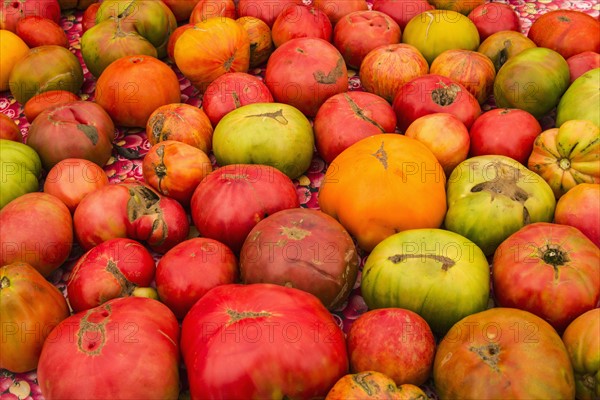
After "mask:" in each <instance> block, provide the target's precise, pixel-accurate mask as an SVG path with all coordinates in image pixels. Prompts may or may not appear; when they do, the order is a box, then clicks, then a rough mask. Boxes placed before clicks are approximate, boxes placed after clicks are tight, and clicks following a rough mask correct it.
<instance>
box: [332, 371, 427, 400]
mask: <svg viewBox="0 0 600 400" xmlns="http://www.w3.org/2000/svg"><path fill="white" fill-rule="evenodd" d="M348 399H364V400H420V399H427V394H425V392H424V391H422V390H421V389H420V388H419V387H418V386H415V385H411V384H410V383H406V384H404V385H400V386H396V383H395V382H394V381H393V380H392V379H391V378H390V377H389V376H387V375H385V374H382V373H381V372H378V371H366V372H358V373H356V374H348V375H344V376H343V377H342V378H341V379H340V380H339V381H337V382H336V383H335V385H334V386H333V387H332V388H331V390H330V391H329V392H328V393H327V396H326V397H325V400H348Z"/></svg>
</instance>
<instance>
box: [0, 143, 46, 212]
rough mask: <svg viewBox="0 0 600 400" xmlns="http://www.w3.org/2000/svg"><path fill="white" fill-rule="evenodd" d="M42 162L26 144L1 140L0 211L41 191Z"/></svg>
mask: <svg viewBox="0 0 600 400" xmlns="http://www.w3.org/2000/svg"><path fill="white" fill-rule="evenodd" d="M41 172H42V161H41V160H40V157H39V156H38V154H37V153H36V152H35V150H33V149H32V148H31V147H29V146H27V145H26V144H23V143H19V142H15V141H12V140H5V139H0V209H1V208H3V207H4V206H5V205H6V204H8V203H9V202H10V201H12V200H14V199H16V198H17V197H19V196H22V195H24V194H26V193H30V192H35V191H37V190H38V189H39V182H38V178H39V176H40V173H41Z"/></svg>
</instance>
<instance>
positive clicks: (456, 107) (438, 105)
mask: <svg viewBox="0 0 600 400" xmlns="http://www.w3.org/2000/svg"><path fill="white" fill-rule="evenodd" d="M392 107H393V108H394V111H395V112H396V117H397V118H398V129H400V130H401V131H402V132H405V131H406V129H407V128H408V126H409V125H410V124H411V123H412V122H413V121H414V120H416V119H417V118H419V117H422V116H423V115H427V114H433V113H440V112H441V113H449V114H453V115H454V116H456V117H458V119H459V120H460V121H461V122H462V123H463V124H465V126H466V127H467V129H469V128H470V127H471V125H473V122H475V120H476V119H477V118H478V117H479V114H481V107H480V106H479V103H478V102H477V99H476V98H475V97H473V95H472V94H471V93H469V91H468V90H467V88H465V87H464V86H463V85H461V84H460V83H458V82H456V81H454V80H453V79H450V78H447V77H445V76H441V75H433V74H428V75H424V76H420V77H417V78H415V79H413V80H412V81H410V82H408V83H406V84H404V85H402V87H400V89H399V90H398V92H397V93H396V97H395V98H394V103H393V104H392Z"/></svg>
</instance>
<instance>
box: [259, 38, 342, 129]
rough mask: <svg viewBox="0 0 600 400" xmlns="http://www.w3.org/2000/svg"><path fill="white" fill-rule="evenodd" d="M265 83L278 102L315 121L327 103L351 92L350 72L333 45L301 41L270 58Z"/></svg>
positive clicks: (287, 46)
mask: <svg viewBox="0 0 600 400" xmlns="http://www.w3.org/2000/svg"><path fill="white" fill-rule="evenodd" d="M265 83H266V85H267V87H268V88H269V90H270V91H271V93H272V94H273V98H274V99H275V101H277V102H279V103H286V104H289V105H291V106H293V107H295V108H297V109H298V110H300V111H301V112H302V113H304V115H306V116H309V117H311V116H312V117H314V116H315V115H316V114H317V111H318V110H319V107H320V106H321V105H322V104H323V103H324V102H325V100H327V99H328V98H330V97H331V96H333V95H336V94H338V93H343V92H347V91H348V70H347V68H346V63H345V62H344V58H343V57H342V55H341V54H340V52H339V51H338V50H337V49H336V48H335V47H334V46H333V45H332V44H331V43H329V42H327V41H325V40H323V39H318V38H298V39H292V40H289V41H287V42H285V43H284V44H282V45H281V46H279V47H278V48H277V50H275V51H274V52H273V54H271V57H270V58H269V61H268V63H267V69H266V71H265Z"/></svg>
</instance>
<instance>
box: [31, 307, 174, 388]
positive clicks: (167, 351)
mask: <svg viewBox="0 0 600 400" xmlns="http://www.w3.org/2000/svg"><path fill="white" fill-rule="evenodd" d="M178 343H179V324H178V323H177V319H176V318H175V316H174V315H173V313H172V312H171V311H170V310H169V309H168V307H167V306H165V305H164V304H162V303H160V302H158V301H156V300H152V299H148V298H143V297H124V298H118V299H113V300H110V301H108V302H106V303H104V304H103V305H101V306H99V307H96V308H92V309H90V310H88V311H85V312H80V313H77V314H74V315H72V316H71V317H69V318H67V319H65V320H63V321H62V322H61V323H60V324H58V325H57V326H56V327H55V328H54V329H53V330H52V332H51V333H50V335H49V336H48V338H47V339H46V342H45V343H44V347H43V348H42V354H41V356H40V362H39V365H38V369H37V377H38V382H39V385H40V388H41V390H42V395H43V396H44V397H45V398H46V399H75V398H82V399H124V398H125V399H177V397H178V395H179V346H178Z"/></svg>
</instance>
